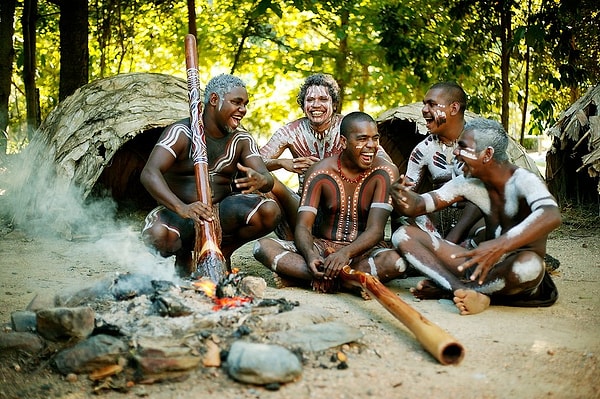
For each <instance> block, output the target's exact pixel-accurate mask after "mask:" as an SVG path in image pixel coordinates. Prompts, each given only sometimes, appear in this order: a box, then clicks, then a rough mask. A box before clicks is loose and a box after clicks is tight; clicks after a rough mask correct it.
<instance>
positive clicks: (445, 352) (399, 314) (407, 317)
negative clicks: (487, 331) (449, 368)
mask: <svg viewBox="0 0 600 399" xmlns="http://www.w3.org/2000/svg"><path fill="white" fill-rule="evenodd" d="M340 277H341V279H342V280H343V281H344V282H346V283H349V284H351V285H354V286H356V287H361V288H362V289H364V290H365V291H367V292H368V293H369V294H370V295H371V296H372V297H374V298H375V299H377V301H378V302H379V303H380V304H382V305H383V307H384V308H386V309H387V310H388V311H389V312H390V313H391V314H392V315H393V316H394V317H395V318H397V319H398V320H400V321H401V322H402V324H404V325H405V326H406V327H407V328H408V329H409V330H410V331H411V332H412V333H413V334H414V335H415V337H416V338H417V341H419V342H420V343H421V345H423V347H424V348H425V349H426V350H427V351H428V352H429V353H431V355H432V356H433V357H435V358H436V359H437V360H438V361H439V362H440V363H442V364H458V363H460V362H461V360H462V359H463V357H464V355H465V350H464V348H463V346H462V345H461V344H460V343H459V342H458V341H457V340H456V339H455V338H454V337H452V336H451V335H450V334H448V333H447V332H446V331H444V330H442V329H441V328H440V327H438V326H437V325H435V324H434V323H432V322H430V321H429V320H427V319H426V318H425V317H423V315H422V314H421V313H419V312H417V311H416V310H415V309H413V308H412V307H411V306H409V305H408V304H407V303H406V302H404V301H403V300H402V299H400V298H399V297H398V296H397V295H395V294H394V293H393V292H392V291H390V290H389V289H388V288H387V287H386V286H385V285H383V284H382V283H381V281H379V279H378V278H376V277H374V276H372V275H371V274H368V273H363V272H359V271H356V270H354V269H352V268H350V266H344V267H343V268H342V271H341V272H340Z"/></svg>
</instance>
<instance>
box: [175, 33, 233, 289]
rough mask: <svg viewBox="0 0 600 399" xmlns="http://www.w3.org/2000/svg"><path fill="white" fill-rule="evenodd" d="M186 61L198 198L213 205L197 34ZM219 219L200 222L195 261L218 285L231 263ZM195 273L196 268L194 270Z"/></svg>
mask: <svg viewBox="0 0 600 399" xmlns="http://www.w3.org/2000/svg"><path fill="white" fill-rule="evenodd" d="M185 64H186V72H187V85H188V97H189V100H190V127H191V129H192V158H193V160H194V175H195V178H196V190H197V193H198V200H199V201H201V202H203V203H205V204H207V205H208V206H210V207H212V195H211V191H210V183H209V176H208V155H207V152H206V138H205V136H204V125H203V124H202V102H201V101H200V88H199V81H198V50H197V48H196V37H195V36H194V35H186V36H185ZM214 223H215V221H212V222H207V221H204V222H203V223H199V222H196V223H195V228H196V242H195V244H194V262H195V264H196V270H195V273H196V276H197V277H208V278H210V279H211V280H212V281H213V282H214V283H216V284H218V283H219V282H220V281H221V280H222V279H223V278H224V277H225V275H226V274H227V262H226V260H225V257H224V256H223V253H222V252H221V249H220V248H219V244H218V240H217V235H216V230H215V226H214ZM190 272H191V273H192V272H194V271H190Z"/></svg>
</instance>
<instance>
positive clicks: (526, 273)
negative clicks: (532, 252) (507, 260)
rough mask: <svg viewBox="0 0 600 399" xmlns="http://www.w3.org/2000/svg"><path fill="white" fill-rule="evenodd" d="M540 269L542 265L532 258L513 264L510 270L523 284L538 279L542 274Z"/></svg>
mask: <svg viewBox="0 0 600 399" xmlns="http://www.w3.org/2000/svg"><path fill="white" fill-rule="evenodd" d="M542 267H543V266H542V263H541V262H540V261H539V260H538V259H536V258H535V257H534V256H532V257H531V258H530V259H529V260H526V261H516V262H515V263H513V265H512V270H513V272H514V273H515V275H516V276H517V278H518V279H519V282H520V283H525V282H528V281H533V280H535V279H536V278H538V277H539V275H540V273H541V272H542Z"/></svg>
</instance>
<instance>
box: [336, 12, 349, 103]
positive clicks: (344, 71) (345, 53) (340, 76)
mask: <svg viewBox="0 0 600 399" xmlns="http://www.w3.org/2000/svg"><path fill="white" fill-rule="evenodd" d="M349 26H350V12H349V11H348V9H345V8H343V9H341V10H340V30H341V31H343V32H344V34H343V36H342V38H341V39H340V43H339V45H338V56H337V57H336V59H335V71H336V73H335V76H336V80H337V82H338V85H339V86H340V103H339V105H338V109H337V112H342V109H343V108H344V98H345V97H346V87H347V86H348V82H349V81H350V75H349V73H348V59H349V58H350V54H349V50H348V29H349Z"/></svg>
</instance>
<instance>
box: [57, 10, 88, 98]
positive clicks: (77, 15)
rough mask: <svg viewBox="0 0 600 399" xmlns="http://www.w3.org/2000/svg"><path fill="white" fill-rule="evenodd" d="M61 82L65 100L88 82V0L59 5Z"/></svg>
mask: <svg viewBox="0 0 600 399" xmlns="http://www.w3.org/2000/svg"><path fill="white" fill-rule="evenodd" d="M59 26H60V84H59V90H58V98H59V100H60V101H62V100H64V99H65V98H67V97H68V96H70V95H71V94H73V92H75V90H77V89H78V88H80V87H81V86H83V85H85V84H86V83H87V82H88V77H89V71H88V63H89V54H88V3H87V0H71V1H68V2H64V3H63V4H62V6H61V7H60V22H59Z"/></svg>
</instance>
